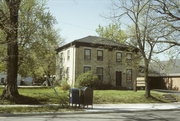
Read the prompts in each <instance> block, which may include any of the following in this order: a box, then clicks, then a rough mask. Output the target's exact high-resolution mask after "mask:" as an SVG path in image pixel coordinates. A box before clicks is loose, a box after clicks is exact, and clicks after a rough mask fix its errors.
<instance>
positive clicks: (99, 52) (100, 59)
mask: <svg viewBox="0 0 180 121" xmlns="http://www.w3.org/2000/svg"><path fill="white" fill-rule="evenodd" d="M97 60H98V61H103V51H102V50H98V51H97Z"/></svg>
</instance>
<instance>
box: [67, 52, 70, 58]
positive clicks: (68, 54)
mask: <svg viewBox="0 0 180 121" xmlns="http://www.w3.org/2000/svg"><path fill="white" fill-rule="evenodd" d="M69 59H70V50H68V51H67V60H69Z"/></svg>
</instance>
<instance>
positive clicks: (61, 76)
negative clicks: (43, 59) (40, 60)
mask: <svg viewBox="0 0 180 121" xmlns="http://www.w3.org/2000/svg"><path fill="white" fill-rule="evenodd" d="M62 78H63V68H60V75H59V79H60V80H62Z"/></svg>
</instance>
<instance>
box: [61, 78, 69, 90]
mask: <svg viewBox="0 0 180 121" xmlns="http://www.w3.org/2000/svg"><path fill="white" fill-rule="evenodd" d="M61 88H62V90H69V89H70V88H71V86H70V85H69V84H68V83H67V81H66V80H62V82H61Z"/></svg>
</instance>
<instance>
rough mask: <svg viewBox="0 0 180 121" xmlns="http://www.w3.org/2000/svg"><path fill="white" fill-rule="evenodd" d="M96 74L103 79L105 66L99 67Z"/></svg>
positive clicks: (100, 79)
mask: <svg viewBox="0 0 180 121" xmlns="http://www.w3.org/2000/svg"><path fill="white" fill-rule="evenodd" d="M96 74H97V76H98V79H99V81H103V68H102V67H97V70H96Z"/></svg>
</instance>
